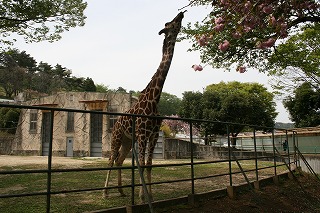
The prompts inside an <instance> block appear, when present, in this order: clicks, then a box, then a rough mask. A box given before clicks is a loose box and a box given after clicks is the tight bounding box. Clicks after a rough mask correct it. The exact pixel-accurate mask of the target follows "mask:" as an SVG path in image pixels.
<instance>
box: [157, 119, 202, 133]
mask: <svg viewBox="0 0 320 213" xmlns="http://www.w3.org/2000/svg"><path fill="white" fill-rule="evenodd" d="M169 117H172V118H179V116H178V115H171V116H169ZM162 124H165V125H166V126H169V127H170V130H171V134H172V136H173V137H175V136H176V134H178V133H182V134H185V135H190V124H189V123H187V122H185V121H182V120H177V119H165V120H163V121H162ZM192 134H193V135H199V129H198V128H197V127H195V126H193V127H192Z"/></svg>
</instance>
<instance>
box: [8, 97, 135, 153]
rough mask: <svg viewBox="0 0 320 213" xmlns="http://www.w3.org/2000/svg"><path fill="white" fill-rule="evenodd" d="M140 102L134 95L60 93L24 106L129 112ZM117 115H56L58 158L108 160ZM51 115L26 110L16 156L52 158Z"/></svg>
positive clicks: (16, 140) (56, 150)
mask: <svg viewBox="0 0 320 213" xmlns="http://www.w3.org/2000/svg"><path fill="white" fill-rule="evenodd" d="M136 100H137V99H136V98H135V97H132V95H131V94H130V93H117V92H116V93H115V92H109V93H95V92H59V93H57V94H55V95H51V96H46V97H40V98H37V99H33V100H30V101H27V102H25V103H24V105H30V106H43V107H53V108H64V109H75V110H89V111H103V112H106V111H108V112H125V111H126V110H128V109H129V108H130V107H131V106H132V104H134V103H135V102H136ZM116 119H117V117H116V116H114V115H104V114H98V113H96V114H94V113H79V112H73V111H68V112H66V111H55V112H54V122H53V134H52V135H53V144H52V151H53V155H55V156H93V157H101V156H107V155H108V154H109V151H110V143H111V130H112V127H113V125H114V123H115V121H116ZM50 121H51V112H50V111H47V110H37V109H22V111H21V114H20V118H19V124H18V128H17V131H16V136H15V139H14V142H13V145H12V154H23V155H48V153H49V140H50Z"/></svg>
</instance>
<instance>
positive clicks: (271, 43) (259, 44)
mask: <svg viewBox="0 0 320 213" xmlns="http://www.w3.org/2000/svg"><path fill="white" fill-rule="evenodd" d="M275 42H276V39H275V38H269V39H268V40H266V41H264V42H260V41H259V42H257V45H256V47H257V48H259V49H266V48H269V47H273V46H274V44H275Z"/></svg>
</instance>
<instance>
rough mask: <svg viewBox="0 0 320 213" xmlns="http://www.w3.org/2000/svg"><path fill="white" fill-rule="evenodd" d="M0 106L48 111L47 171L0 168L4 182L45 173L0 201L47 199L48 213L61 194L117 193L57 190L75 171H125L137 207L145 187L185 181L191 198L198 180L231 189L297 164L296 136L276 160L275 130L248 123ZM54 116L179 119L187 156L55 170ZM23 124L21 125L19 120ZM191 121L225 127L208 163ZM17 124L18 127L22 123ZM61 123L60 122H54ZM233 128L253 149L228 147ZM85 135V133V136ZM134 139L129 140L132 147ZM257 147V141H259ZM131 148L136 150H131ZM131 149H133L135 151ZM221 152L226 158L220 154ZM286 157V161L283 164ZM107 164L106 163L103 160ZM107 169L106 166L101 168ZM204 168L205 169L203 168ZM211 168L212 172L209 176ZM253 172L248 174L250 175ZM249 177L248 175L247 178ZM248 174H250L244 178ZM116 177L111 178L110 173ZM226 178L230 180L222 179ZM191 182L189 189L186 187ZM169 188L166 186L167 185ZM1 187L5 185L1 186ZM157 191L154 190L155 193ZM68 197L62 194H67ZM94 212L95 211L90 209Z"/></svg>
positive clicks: (85, 189)
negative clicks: (60, 179) (37, 185)
mask: <svg viewBox="0 0 320 213" xmlns="http://www.w3.org/2000/svg"><path fill="white" fill-rule="evenodd" d="M0 107H9V108H19V109H22V110H40V111H42V112H49V113H50V115H51V117H50V118H51V119H49V121H50V122H49V123H50V125H49V126H50V130H49V132H50V134H49V136H48V138H49V148H48V153H47V154H48V155H47V158H48V159H47V160H48V161H47V168H46V169H19V168H18V169H15V170H8V169H5V168H4V169H1V170H0V177H2V178H11V177H13V176H17V175H21V176H25V175H38V174H39V175H41V174H44V175H46V177H45V179H46V188H45V189H41V190H36V191H34V192H28V193H12V192H4V193H3V192H1V193H0V202H1V201H2V202H5V201H4V200H6V199H13V198H23V197H33V196H45V197H46V202H45V205H46V208H45V209H46V212H50V211H51V208H52V205H56V204H55V203H54V202H55V201H54V200H53V199H52V196H53V195H62V194H67V195H68V194H72V193H88V192H97V191H99V192H100V191H102V190H103V189H106V188H107V189H116V188H118V186H108V187H103V183H104V182H103V180H102V181H101V187H81V188H74V189H58V188H57V187H56V186H55V179H54V177H55V176H56V175H63V174H67V173H77V174H79V175H83V174H84V175H92V174H95V172H105V174H106V173H107V171H109V170H119V169H121V170H123V171H131V176H132V177H131V182H130V181H129V182H128V181H127V183H125V184H124V185H122V186H120V187H121V188H128V189H131V197H130V200H131V204H132V205H134V204H136V201H135V199H136V198H135V197H136V190H135V189H136V188H137V187H140V186H146V185H153V186H156V185H162V184H173V183H174V184H176V183H187V186H189V187H187V188H188V191H187V192H185V194H186V195H189V194H196V193H199V192H202V191H203V189H198V188H197V187H198V185H199V181H208V182H209V181H211V180H212V181H213V180H215V179H217V178H220V177H225V178H224V186H223V184H221V187H225V186H226V185H227V186H233V185H234V184H235V182H237V183H239V181H237V180H236V178H238V179H239V177H238V176H236V175H240V179H241V180H242V182H243V181H247V182H248V181H249V180H250V181H252V180H256V181H258V180H260V179H261V178H263V175H261V174H260V172H261V171H262V170H267V169H271V170H272V171H271V172H269V173H270V174H269V176H276V175H277V173H279V172H281V171H283V170H279V168H281V167H283V166H285V165H287V166H288V168H289V170H290V167H291V166H297V165H298V161H297V159H298V158H297V153H296V149H294V148H293V147H295V146H296V140H297V136H296V135H295V134H293V135H292V137H293V140H292V141H291V144H289V145H288V146H287V147H286V149H285V150H283V151H281V153H280V156H279V153H278V152H276V151H275V150H277V149H281V150H282V146H281V145H280V147H279V144H277V143H276V141H275V135H274V130H275V128H273V127H264V126H256V125H247V124H235V123H229V122H218V121H209V120H198V119H187V118H172V117H161V116H144V115H136V114H126V113H115V112H105V111H88V110H75V109H65V108H55V107H41V106H23V105H11V104H0ZM57 112H73V113H81V114H101V115H103V116H128V117H132V118H133V120H135V119H137V118H139V117H148V118H151V119H162V120H164V119H167V120H170V119H171V120H180V121H183V122H186V123H188V124H189V130H190V134H189V138H188V141H187V142H188V152H187V153H186V154H185V156H187V157H186V158H185V159H184V161H183V162H180V163H165V164H154V165H152V166H140V165H137V164H138V162H137V161H135V159H134V157H135V156H134V155H135V154H134V153H133V154H132V160H131V165H129V166H122V167H112V168H108V167H106V166H105V167H92V168H91V167H89V168H54V167H53V164H54V163H53V156H54V152H53V151H54V147H53V141H54V140H55V135H54V134H53V133H54V131H55V127H56V125H57V124H56V122H57V121H55V119H56V118H55V115H56V113H57ZM22 122H23V121H22ZM194 123H206V124H213V123H219V124H224V125H225V126H226V136H225V137H224V138H225V139H226V141H227V143H226V144H221V143H219V145H218V146H216V144H211V145H206V147H214V148H218V149H219V150H218V151H219V154H220V156H218V157H217V156H216V157H215V158H212V159H211V160H210V159H202V158H199V156H200V154H201V151H199V150H197V149H196V148H197V147H196V146H195V145H197V144H198V145H199V146H200V145H201V146H202V142H201V141H200V142H195V141H194V140H195V139H194V138H195V137H194V135H193V133H192V132H193V128H194ZM18 125H22V124H21V123H20V124H18ZM58 125H59V124H58ZM233 125H238V126H239V125H241V126H245V127H247V128H250V129H252V133H253V135H252V139H253V142H254V143H253V145H248V144H243V143H244V142H243V139H242V141H241V143H240V146H235V147H233V146H232V144H231V136H230V132H229V129H230V127H232V126H233ZM134 128H135V126H134V125H133V130H132V131H133V132H135V129H134ZM257 129H264V130H268V131H269V132H271V133H272V135H271V136H270V139H269V141H268V144H257V143H258V141H257V140H256V139H257V136H256V130H257ZM279 130H281V131H283V132H284V133H285V135H284V136H283V138H285V139H288V130H285V129H279ZM87 134H89V133H87ZM135 143H136V141H135V139H134V137H133V144H135ZM259 143H260V142H259ZM133 149H135V146H133ZM134 151H135V150H134ZM223 153H224V154H223ZM245 153H250V154H251V156H247V155H245ZM282 159H284V160H282ZM249 161H250V162H253V167H251V168H245V167H246V166H244V165H246V162H249ZM106 162H107V160H106ZM264 162H271V163H264ZM221 164H226V165H228V166H227V169H226V170H225V171H224V172H221V173H217V174H215V173H214V168H215V167H218V166H219V165H221ZM105 165H106V164H105ZM140 167H141V169H145V168H150V167H151V168H152V169H153V170H157V169H167V170H172V171H175V170H178V169H179V168H182V169H181V171H183V172H184V175H183V176H181V177H179V178H173V177H172V178H171V177H167V179H165V180H162V179H160V180H154V181H153V182H152V183H142V184H141V183H138V181H137V180H136V179H139V178H140V176H141V173H140V174H139V173H138V170H139V169H140ZM206 168H208V169H206ZM209 170H212V171H213V172H209ZM251 173H252V174H251ZM249 174H250V175H249ZM248 175H249V176H248ZM114 176H115V175H114ZM226 179H228V181H225V180H226ZM65 181H72V180H65ZM189 184H190V185H189ZM169 186H170V185H169ZM1 187H2V188H3V189H5V188H6V186H1ZM205 188H206V190H208V188H209V190H210V187H205ZM0 189H1V188H0ZM154 192H155V193H156V190H154ZM67 195H66V196H67ZM149 205H150V211H153V210H152V205H151V204H150V203H149ZM92 210H96V209H92Z"/></svg>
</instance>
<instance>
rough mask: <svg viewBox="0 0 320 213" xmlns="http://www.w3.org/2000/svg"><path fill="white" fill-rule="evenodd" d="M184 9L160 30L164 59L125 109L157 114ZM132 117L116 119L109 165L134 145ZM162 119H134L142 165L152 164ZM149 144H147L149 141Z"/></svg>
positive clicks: (121, 157) (137, 112)
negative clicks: (163, 35) (137, 96)
mask: <svg viewBox="0 0 320 213" xmlns="http://www.w3.org/2000/svg"><path fill="white" fill-rule="evenodd" d="M182 19H183V13H182V12H181V13H179V14H178V15H177V16H176V17H175V18H174V19H173V20H172V21H171V22H168V23H166V25H165V28H164V29H162V30H161V31H160V32H159V35H160V34H162V33H164V34H165V39H164V41H163V48H162V60H161V63H160V65H159V67H158V69H157V72H156V73H155V74H154V75H153V77H152V79H151V81H150V82H149V84H148V85H147V86H146V88H145V89H144V90H143V91H142V92H141V94H140V96H139V99H138V102H137V103H136V104H134V105H133V106H132V107H131V108H130V109H129V110H128V111H127V112H126V113H129V114H138V115H148V116H157V115H158V109H157V105H158V103H159V100H160V95H161V92H162V88H163V85H164V82H165V79H166V76H167V73H168V71H169V68H170V65H171V60H172V57H173V52H174V46H175V43H176V38H177V35H178V33H179V32H180V28H181V21H182ZM132 121H133V118H132V117H131V116H121V117H119V119H118V120H117V122H116V123H115V126H114V128H113V132H112V142H111V156H110V159H109V167H112V166H113V164H114V162H115V163H116V166H122V164H123V161H124V159H125V158H126V156H127V154H128V153H129V151H130V150H131V146H132ZM160 125H161V120H160V119H152V118H147V117H137V118H136V122H135V137H136V141H137V143H138V151H139V152H138V153H139V154H138V158H139V164H140V166H144V165H152V154H153V151H154V148H155V144H156V142H157V139H158V134H159V130H160ZM147 144H148V145H147ZM146 151H147V162H145V153H146ZM110 172H111V170H109V171H108V175H107V178H106V182H105V187H107V186H108V182H109V177H110ZM147 181H148V182H149V183H150V182H151V168H148V169H147ZM118 185H119V186H121V170H118ZM119 192H120V193H121V195H124V193H123V190H122V188H119ZM149 193H150V194H151V186H150V185H149ZM104 195H105V196H107V190H106V189H105V190H104ZM140 198H141V199H142V200H143V199H144V193H143V191H142V189H141V190H140Z"/></svg>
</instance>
